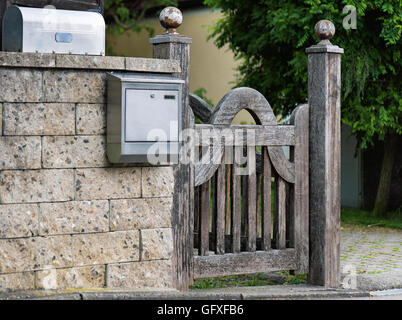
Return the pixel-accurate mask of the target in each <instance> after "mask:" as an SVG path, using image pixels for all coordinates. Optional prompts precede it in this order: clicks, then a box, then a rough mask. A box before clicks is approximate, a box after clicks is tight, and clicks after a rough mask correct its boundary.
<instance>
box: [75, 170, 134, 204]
mask: <svg viewBox="0 0 402 320" xmlns="http://www.w3.org/2000/svg"><path fill="white" fill-rule="evenodd" d="M75 186H76V199H77V200H98V199H121V198H139V197H140V196H141V168H93V169H77V172H76V180H75Z"/></svg>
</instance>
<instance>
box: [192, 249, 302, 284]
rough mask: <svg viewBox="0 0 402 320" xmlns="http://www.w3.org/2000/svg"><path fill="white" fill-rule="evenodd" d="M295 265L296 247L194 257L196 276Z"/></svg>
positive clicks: (260, 270) (244, 272)
mask: <svg viewBox="0 0 402 320" xmlns="http://www.w3.org/2000/svg"><path fill="white" fill-rule="evenodd" d="M295 267H296V258H295V250H294V249H285V250H270V251H256V252H242V253H236V254H233V253H229V254H224V255H216V256H208V257H201V256H196V257H194V277H195V278H206V277H220V276H227V275H235V274H251V273H258V272H272V271H279V270H293V269H294V268H295Z"/></svg>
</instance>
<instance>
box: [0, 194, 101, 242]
mask: <svg viewBox="0 0 402 320" xmlns="http://www.w3.org/2000/svg"><path fill="white" fill-rule="evenodd" d="M0 208H1V207H0ZM40 212H41V215H40V234H41V235H55V234H74V233H84V232H87V233H90V232H107V231H109V202H108V201H107V200H100V201H71V202H57V203H41V204H40Z"/></svg>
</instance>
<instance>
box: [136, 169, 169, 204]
mask: <svg viewBox="0 0 402 320" xmlns="http://www.w3.org/2000/svg"><path fill="white" fill-rule="evenodd" d="M173 191H174V177H173V168H172V167H148V168H142V196H143V197H170V196H173Z"/></svg>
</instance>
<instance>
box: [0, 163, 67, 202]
mask: <svg viewBox="0 0 402 320" xmlns="http://www.w3.org/2000/svg"><path fill="white" fill-rule="evenodd" d="M73 197H74V171H73V170H66V169H64V170H26V171H1V172H0V203H23V202H52V201H69V200H73Z"/></svg>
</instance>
